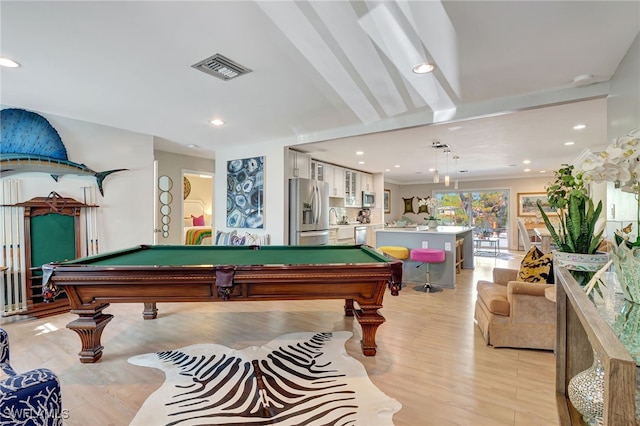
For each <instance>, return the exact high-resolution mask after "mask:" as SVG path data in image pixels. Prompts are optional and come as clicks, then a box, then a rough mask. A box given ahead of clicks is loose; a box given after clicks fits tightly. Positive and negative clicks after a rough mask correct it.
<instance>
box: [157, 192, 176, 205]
mask: <svg viewBox="0 0 640 426" xmlns="http://www.w3.org/2000/svg"><path fill="white" fill-rule="evenodd" d="M172 200H173V196H172V195H171V193H170V192H163V193H161V194H160V202H161V203H162V204H170V203H171V201H172Z"/></svg>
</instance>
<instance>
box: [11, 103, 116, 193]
mask: <svg viewBox="0 0 640 426" xmlns="http://www.w3.org/2000/svg"><path fill="white" fill-rule="evenodd" d="M124 170H127V169H114V170H107V171H104V172H96V171H94V170H91V169H90V168H89V167H87V166H86V165H84V164H78V163H74V162H72V161H69V159H68V158H67V149H66V148H65V146H64V144H63V143H62V139H61V138H60V135H59V134H58V132H57V131H56V129H54V128H53V126H51V124H50V123H49V121H47V119H46V118H44V117H42V116H41V115H39V114H36V113H34V112H31V111H26V110H23V109H17V108H7V109H3V110H2V111H0V178H4V177H8V176H12V175H16V174H19V173H47V174H49V175H51V177H52V178H53V179H54V180H55V181H56V182H57V181H58V178H59V177H60V176H62V175H69V174H72V175H80V176H93V177H94V178H95V179H96V182H97V184H98V189H99V190H100V194H102V195H104V191H103V189H102V185H103V182H104V179H105V178H106V177H107V176H109V175H110V174H112V173H115V172H121V171H124Z"/></svg>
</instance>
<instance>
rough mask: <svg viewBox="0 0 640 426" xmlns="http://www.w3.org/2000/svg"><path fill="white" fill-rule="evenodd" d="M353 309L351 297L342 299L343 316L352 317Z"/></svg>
mask: <svg viewBox="0 0 640 426" xmlns="http://www.w3.org/2000/svg"><path fill="white" fill-rule="evenodd" d="M353 311H354V309H353V299H344V316H345V317H352V316H353Z"/></svg>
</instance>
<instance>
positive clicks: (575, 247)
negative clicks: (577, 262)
mask: <svg viewBox="0 0 640 426" xmlns="http://www.w3.org/2000/svg"><path fill="white" fill-rule="evenodd" d="M566 203H567V205H566V208H565V209H562V210H561V213H560V230H559V232H558V231H556V228H555V227H554V226H553V224H552V223H551V221H550V220H549V217H548V216H547V214H546V213H545V212H544V210H543V209H542V206H540V204H539V203H538V209H539V210H540V212H541V214H542V219H543V220H544V224H545V226H546V227H547V229H548V230H549V233H550V234H551V238H552V239H553V242H554V243H555V245H556V246H557V247H558V250H560V251H563V252H566V253H582V254H594V253H595V252H596V251H597V250H598V247H599V246H600V243H601V242H602V233H603V231H600V232H598V234H597V235H595V234H594V231H595V227H596V222H597V221H598V218H599V217H600V213H601V212H602V201H599V202H598V205H597V207H594V203H593V200H592V199H591V198H588V197H586V196H584V195H580V194H575V193H574V194H570V195H569V196H568V197H567V199H566Z"/></svg>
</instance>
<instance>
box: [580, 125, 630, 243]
mask: <svg viewBox="0 0 640 426" xmlns="http://www.w3.org/2000/svg"><path fill="white" fill-rule="evenodd" d="M578 173H579V174H580V177H581V178H582V180H583V182H585V183H589V182H595V183H602V182H613V183H615V184H616V186H617V187H618V186H620V187H622V186H624V187H628V188H630V189H631V191H633V192H634V193H635V194H636V198H637V199H638V211H637V221H636V226H637V228H636V232H637V230H638V229H640V129H635V130H632V131H630V132H629V133H627V134H626V135H625V136H622V137H619V138H616V139H614V140H613V141H612V142H611V144H609V145H608V146H607V148H606V149H605V150H604V151H601V152H597V153H592V154H589V155H588V156H587V157H586V158H585V159H584V161H583V162H582V164H581V165H579V170H578ZM631 232H632V226H631V224H629V225H628V226H625V227H624V228H623V229H621V230H617V231H616V233H615V238H616V242H617V243H618V244H620V241H622V240H625V241H626V242H627V244H628V245H630V246H633V247H640V232H638V235H636V237H635V241H630V239H631V237H632V235H631Z"/></svg>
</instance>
